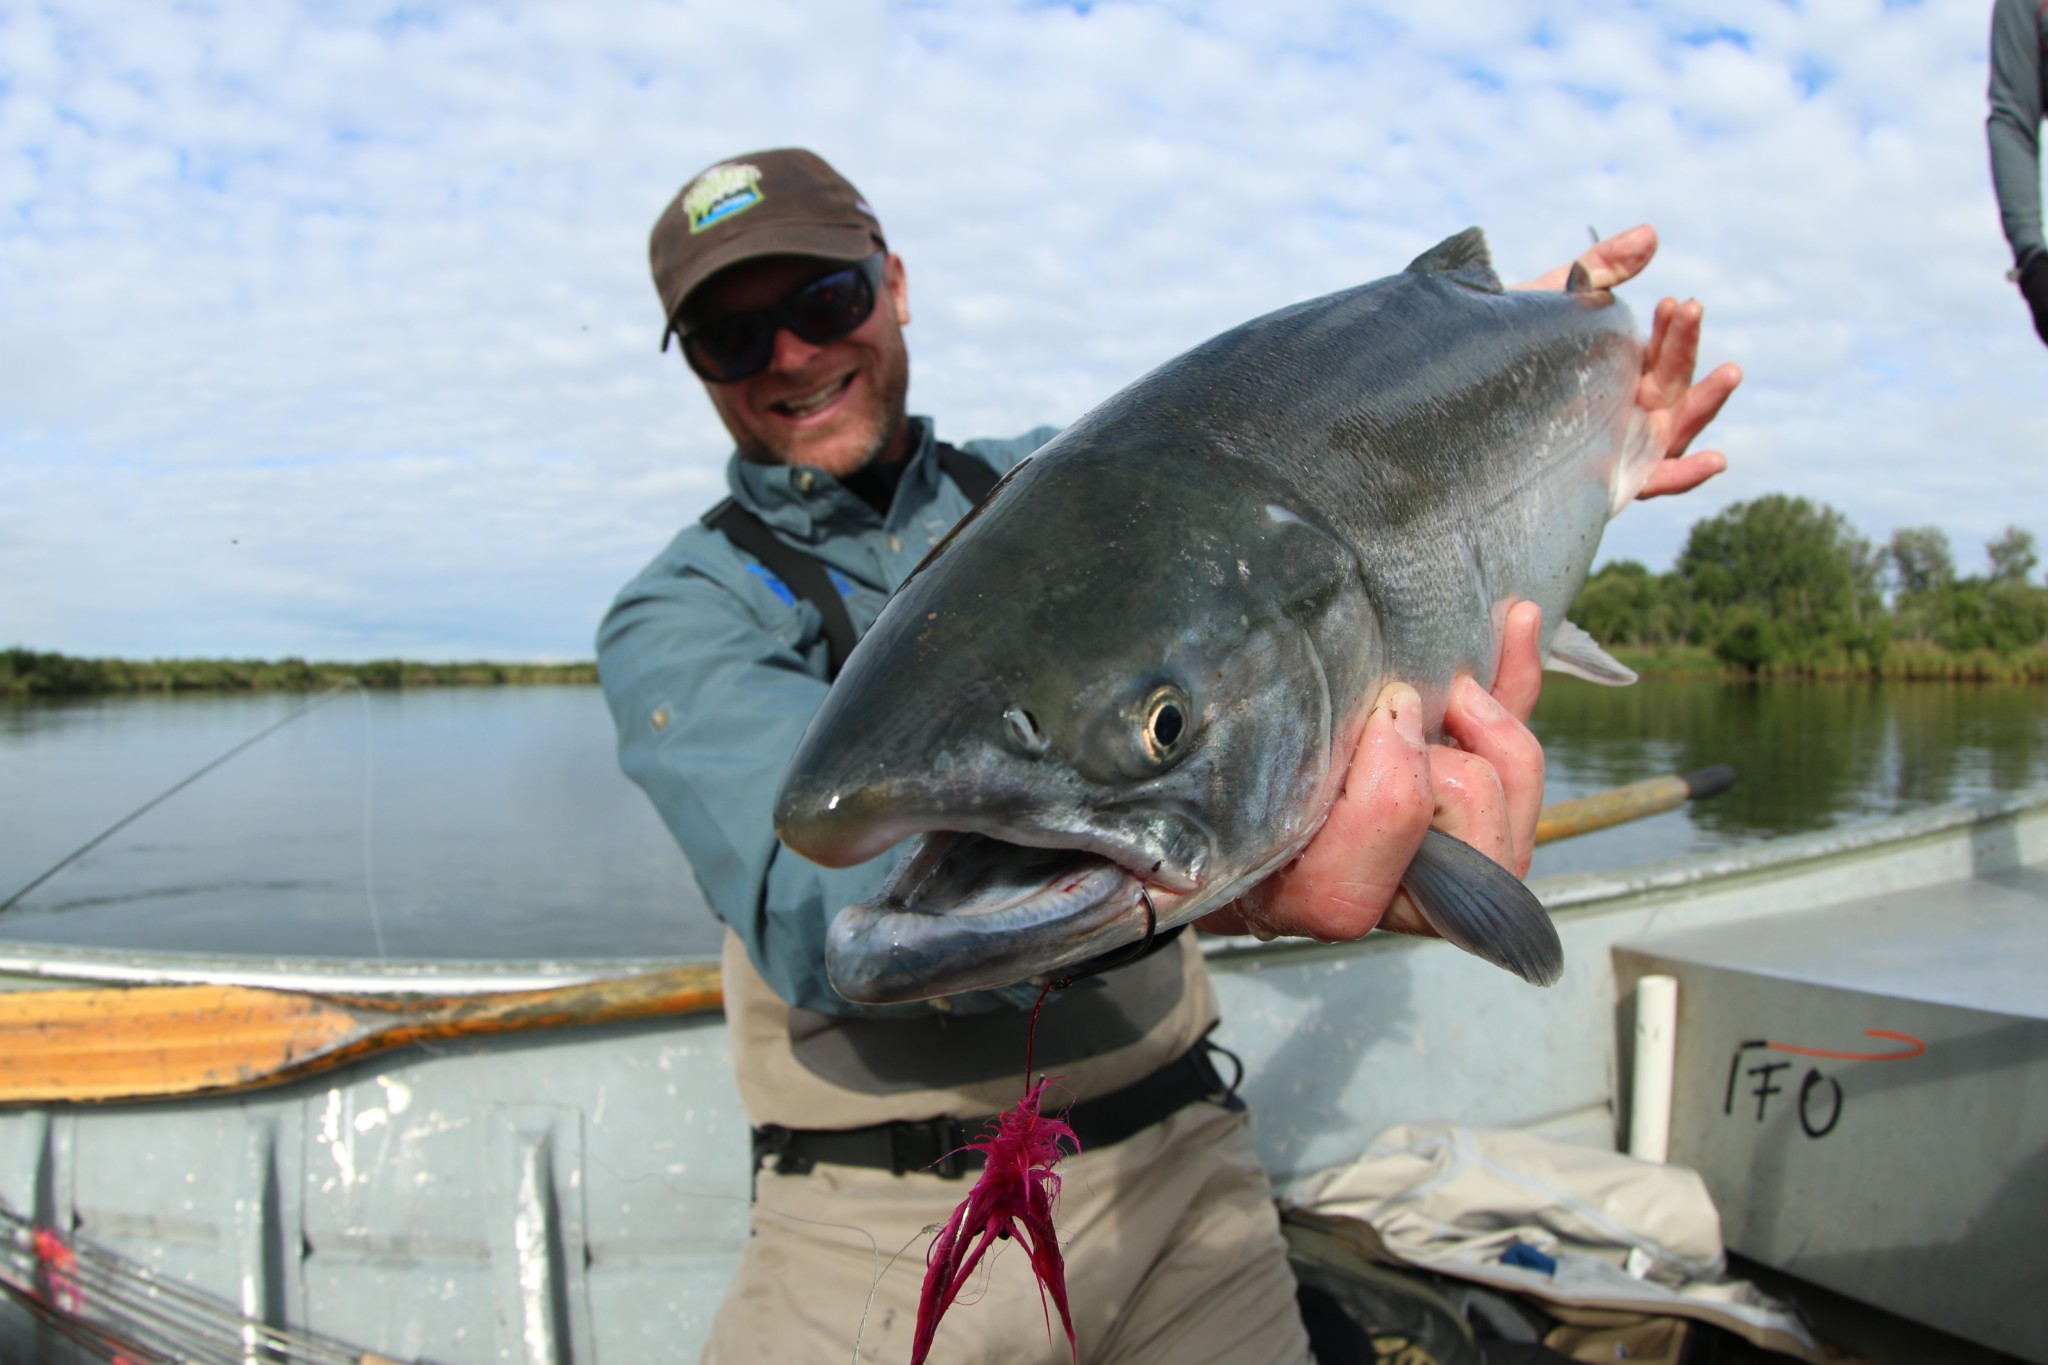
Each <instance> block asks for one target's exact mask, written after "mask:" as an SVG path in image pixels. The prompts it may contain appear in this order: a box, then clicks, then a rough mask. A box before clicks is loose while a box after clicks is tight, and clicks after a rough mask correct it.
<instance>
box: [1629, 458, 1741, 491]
mask: <svg viewBox="0 0 2048 1365" xmlns="http://www.w3.org/2000/svg"><path fill="white" fill-rule="evenodd" d="M1727 468H1728V457H1727V456H1726V455H1723V454H1722V453H1721V452H1720V451H1718V450H1699V451H1694V452H1693V453H1692V454H1690V455H1680V456H1677V457H1675V458H1672V459H1667V460H1665V461H1664V462H1663V463H1662V464H1660V465H1658V466H1657V468H1656V469H1655V471H1653V472H1652V473H1651V475H1650V477H1649V478H1648V479H1647V480H1646V481H1645V482H1644V484H1643V491H1642V492H1640V493H1638V494H1636V496H1637V497H1639V498H1661V497H1665V496H1667V495H1669V494H1672V493H1690V492H1691V491H1692V490H1693V489H1695V488H1698V487H1699V486H1700V485H1701V484H1703V483H1705V482H1706V481H1707V480H1708V479H1711V478H1713V477H1714V476H1715V475H1716V474H1719V473H1721V472H1722V471H1723V470H1725V469H1727Z"/></svg>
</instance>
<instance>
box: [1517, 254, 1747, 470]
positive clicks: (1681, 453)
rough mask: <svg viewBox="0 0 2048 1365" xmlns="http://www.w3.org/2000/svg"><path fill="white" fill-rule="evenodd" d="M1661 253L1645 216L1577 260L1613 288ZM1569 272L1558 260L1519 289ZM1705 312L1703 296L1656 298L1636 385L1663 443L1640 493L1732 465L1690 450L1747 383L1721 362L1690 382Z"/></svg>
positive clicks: (1550, 285)
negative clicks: (1661, 455)
mask: <svg viewBox="0 0 2048 1365" xmlns="http://www.w3.org/2000/svg"><path fill="white" fill-rule="evenodd" d="M1656 254H1657V230H1656V229H1655V228H1653V227H1651V226H1650V225H1649V224H1648V223H1644V224H1642V225H1641V226H1639V227H1632V228H1630V229H1629V230H1628V231H1627V232H1624V233H1621V234H1619V235H1618V236H1614V237H1609V238H1608V239H1607V240H1605V241H1603V242H1596V243H1594V244H1593V246H1592V247H1591V248H1590V249H1589V250H1588V251H1587V252H1586V254H1585V255H1583V256H1581V257H1579V259H1578V261H1577V264H1579V265H1582V266H1584V267H1585V269H1586V274H1587V275H1589V276H1591V277H1592V283H1593V287H1594V288H1595V289H1612V288H1614V287H1615V286H1616V285H1618V284H1622V283H1625V282H1626V281H1628V280H1631V279H1634V278H1635V277H1636V276H1637V275H1639V274H1641V273H1642V270H1643V267H1644V266H1646V265H1648V264H1649V263H1650V258H1651V257H1652V256H1654V255H1656ZM1570 276H1571V266H1569V265H1561V266H1559V267H1558V268H1557V269H1555V270H1553V271H1550V272H1549V273H1548V274H1544V275H1538V276H1537V277H1536V278H1535V279H1533V280H1530V281H1528V282H1527V283H1525V284H1518V285H1516V286H1515V288H1517V289H1562V288H1564V285H1565V281H1566V280H1567V279H1569V278H1570ZM1705 315H1706V310H1704V309H1703V308H1701V307H1700V303H1699V300H1698V299H1687V300H1686V301H1685V302H1684V303H1680V302H1679V301H1678V300H1676V299H1669V298H1667V299H1660V300H1658V302H1657V311H1656V313H1655V314H1654V315H1653V317H1652V320H1651V323H1650V344H1649V345H1648V346H1647V347H1645V348H1644V350H1643V378H1642V383H1641V384H1640V385H1638V386H1637V388H1636V404H1637V406H1639V407H1641V408H1642V409H1643V411H1644V412H1646V413H1648V414H1649V418H1650V428H1651V430H1652V431H1653V432H1654V433H1655V434H1656V437H1657V440H1658V443H1659V444H1660V445H1662V446H1663V448H1664V463H1663V464H1662V465H1661V466H1659V467H1658V469H1657V472H1656V473H1654V474H1652V475H1651V476H1650V481H1649V482H1648V483H1646V484H1644V485H1643V491H1642V492H1641V493H1640V494H1638V496H1639V497H1645V498H1654V497H1659V496H1662V495H1663V494H1667V493H1684V492H1686V491H1688V490H1690V489H1694V488H1697V487H1699V486H1700V485H1701V484H1703V483H1705V482H1706V481H1707V480H1708V479H1711V478H1713V477H1714V476H1715V475H1716V474H1718V473H1720V472H1721V471H1722V470H1724V469H1726V468H1727V467H1728V457H1727V456H1725V455H1723V454H1722V453H1721V452H1720V451H1718V450H1702V451H1698V452H1696V453H1694V454H1691V455H1688V454H1686V453H1685V448H1686V447H1687V446H1689V445H1691V444H1692V441H1693V438H1694V437H1695V436H1698V435H1699V434H1700V430H1701V429H1702V428H1703V427H1705V426H1706V425H1707V423H1709V422H1711V421H1713V420H1714V415H1715V414H1716V413H1718V412H1720V411H1721V405H1722V404H1723V403H1726V402H1727V401H1728V395H1730V394H1732V393H1734V392H1735V386H1736V385H1737V384H1740V383H1741V382H1742V369H1741V367H1740V366H1737V365H1721V366H1719V367H1717V368H1716V369H1715V370H1714V371H1713V372H1712V373H1711V374H1709V375H1708V376H1707V377H1706V378H1705V379H1702V380H1700V381H1699V382H1698V383H1697V384H1695V383H1694V382H1693V378H1692V374H1693V370H1694V369H1695V368H1696V367H1697V366H1698V365H1699V359H1700V320H1701V319H1702V318H1703V317H1704V316H1705Z"/></svg>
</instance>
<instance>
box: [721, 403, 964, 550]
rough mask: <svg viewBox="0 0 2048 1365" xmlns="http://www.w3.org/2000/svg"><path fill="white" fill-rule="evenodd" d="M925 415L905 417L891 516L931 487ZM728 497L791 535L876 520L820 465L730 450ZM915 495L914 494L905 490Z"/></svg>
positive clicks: (810, 537) (931, 453)
mask: <svg viewBox="0 0 2048 1365" xmlns="http://www.w3.org/2000/svg"><path fill="white" fill-rule="evenodd" d="M935 444H936V443H935V442H934V440H933V438H932V421H931V419H930V418H929V417H912V418H911V419H910V453H909V454H908V455H907V456H905V460H906V468H905V469H904V471H903V479H902V482H901V483H899V484H898V485H897V488H896V500H895V504H894V506H893V507H892V509H891V518H890V519H891V520H892V521H893V520H895V519H896V517H897V516H898V515H900V513H901V511H902V509H904V508H905V507H909V506H921V505H922V504H923V502H924V501H925V500H926V499H927V498H929V497H930V496H931V494H932V492H933V490H934V489H935V488H936V486H937V483H938V478H939V461H938V456H937V454H936V453H935V450H934V447H935ZM725 482H726V487H727V488H728V489H729V490H730V491H731V493H732V497H733V501H734V502H737V503H738V504H739V505H740V506H742V507H744V508H746V509H747V510H748V511H749V512H752V513H753V514H754V515H755V516H757V517H759V518H760V519H761V520H762V521H764V522H766V523H768V525H770V526H772V527H774V528H775V529H776V530H777V531H780V532H782V533H783V534H784V535H786V536H788V537H790V538H791V539H792V540H800V541H819V540H824V539H826V538H828V537H830V536H834V535H845V534H849V533H858V532H861V531H873V530H875V529H877V528H878V527H880V526H881V525H882V519H881V518H879V517H877V516H876V515H875V509H874V508H872V507H870V506H868V505H867V503H866V502H864V501H862V500H861V499H860V498H859V497H856V496H855V495H854V494H852V493H849V492H848V491H847V490H846V487H845V486H844V485H843V484H841V483H840V482H839V480H837V479H835V478H833V477H832V476H831V475H830V474H827V473H824V472H823V471H821V470H816V469H808V468H805V467H803V466H801V465H783V464H756V463H754V462H753V461H751V460H747V459H743V458H741V456H740V453H739V452H738V451H734V452H733V454H732V458H731V460H729V461H728V462H727V463H726V467H725ZM913 493H914V494H915V495H916V496H915V498H913V497H911V494H913Z"/></svg>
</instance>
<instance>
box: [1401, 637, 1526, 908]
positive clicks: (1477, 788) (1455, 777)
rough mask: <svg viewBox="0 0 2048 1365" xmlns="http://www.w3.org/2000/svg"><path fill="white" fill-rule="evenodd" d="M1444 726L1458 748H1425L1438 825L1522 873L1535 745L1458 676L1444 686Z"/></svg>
mask: <svg viewBox="0 0 2048 1365" xmlns="http://www.w3.org/2000/svg"><path fill="white" fill-rule="evenodd" d="M1444 730H1445V732H1446V733H1447V734H1449V735H1450V737H1451V738H1452V739H1455V740H1456V741H1458V744H1459V745H1460V748H1458V749H1445V748H1436V749H1432V750H1430V755H1429V768H1430V779H1431V782H1432V783H1433V785H1434V787H1435V792H1436V803H1437V809H1436V823H1437V826H1438V828H1440V829H1442V830H1444V831H1445V832H1446V833H1448V834H1454V835H1456V836H1457V837H1458V838H1460V839H1463V840H1464V841H1465V842H1466V843H1468V844H1470V845H1472V846H1473V847H1474V848H1476V849H1478V850H1479V851H1480V852H1482V853H1484V854H1486V855H1487V856H1488V857H1490V858H1492V859H1493V860H1494V861H1495V862H1497V863H1499V864H1500V865H1501V866H1503V867H1505V868H1508V869H1509V870H1510V871H1512V872H1514V874H1515V875H1516V876H1521V875H1523V874H1524V873H1526V872H1527V871H1528V870H1529V859H1530V857H1531V855H1532V853H1533V852H1534V849H1535V846H1536V820H1537V817H1538V815H1539V814H1540V813H1541V812H1542V809H1543V745H1542V744H1541V743H1539V742H1538V741H1537V739H1536V736H1535V735H1534V734H1532V733H1531V732H1530V730H1529V727H1528V726H1526V725H1524V724H1522V722H1521V721H1520V720H1519V719H1517V718H1516V717H1515V716H1513V715H1512V714H1510V713H1509V711H1508V709H1507V708H1506V707H1504V706H1502V705H1501V704H1500V702H1498V701H1497V700H1495V699H1494V698H1493V697H1492V696H1489V695H1488V694H1487V691H1486V689H1485V688H1483V687H1481V686H1480V685H1479V684H1478V683H1477V682H1475V681H1473V680H1472V679H1471V678H1470V677H1465V676H1461V677H1459V679H1458V680H1457V681H1456V682H1455V683H1453V684H1452V685H1451V700H1450V705H1449V706H1448V707H1447V708H1446V709H1445V711H1444Z"/></svg>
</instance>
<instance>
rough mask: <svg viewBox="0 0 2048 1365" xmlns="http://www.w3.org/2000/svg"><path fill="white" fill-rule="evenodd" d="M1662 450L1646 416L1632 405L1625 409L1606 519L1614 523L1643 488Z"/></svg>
mask: <svg viewBox="0 0 2048 1365" xmlns="http://www.w3.org/2000/svg"><path fill="white" fill-rule="evenodd" d="M1663 460H1664V451H1663V449H1662V447H1660V446H1659V445H1658V443H1657V435H1656V433H1655V432H1654V431H1652V430H1651V429H1650V419H1649V416H1648V415H1647V414H1646V413H1644V411H1643V410H1642V409H1641V408H1639V407H1635V406H1633V405H1631V406H1630V408H1629V414H1628V431H1627V432H1626V433H1625V434H1624V435H1623V436H1622V441H1621V454H1620V455H1619V456H1618V457H1617V458H1616V459H1615V461H1614V475H1613V477H1612V479H1611V480H1610V481H1609V483H1608V485H1607V519H1608V520H1609V521H1612V520H1614V518H1616V517H1618V516H1620V515H1621V513H1622V509H1623V508H1625V507H1627V506H1628V505H1629V504H1630V503H1632V502H1634V501H1635V500H1636V494H1638V493H1640V492H1642V491H1643V485H1644V484H1646V483H1648V482H1649V481H1650V476H1651V475H1652V474H1654V473H1656V472H1657V466H1658V465H1659V464H1661V463H1663Z"/></svg>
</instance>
